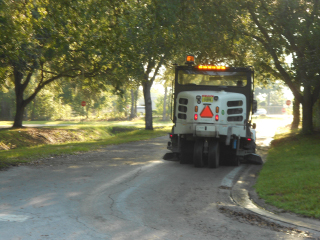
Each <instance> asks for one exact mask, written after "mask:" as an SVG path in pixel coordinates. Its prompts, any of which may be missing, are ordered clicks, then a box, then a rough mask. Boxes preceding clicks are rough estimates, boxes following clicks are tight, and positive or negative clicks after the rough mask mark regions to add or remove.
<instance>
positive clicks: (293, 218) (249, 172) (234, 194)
mask: <svg viewBox="0 0 320 240" xmlns="http://www.w3.org/2000/svg"><path fill="white" fill-rule="evenodd" d="M260 169H261V166H253V165H251V166H250V165H247V167H246V168H245V169H244V171H243V172H242V174H241V176H240V177H239V179H238V181H237V182H236V183H235V184H234V185H233V187H232V189H231V198H232V199H233V201H234V202H235V203H236V204H238V205H239V206H241V207H243V208H244V209H247V210H249V211H251V212H254V213H256V214H258V215H261V216H263V217H267V218H269V219H272V220H275V221H280V222H284V223H288V224H292V225H295V226H297V227H302V228H307V229H309V230H313V231H316V232H318V233H320V221H319V220H315V219H311V218H306V217H300V216H297V215H295V214H292V213H274V212H271V211H268V210H266V209H264V208H263V207H260V206H258V205H256V203H254V202H253V201H252V200H251V198H250V194H249V193H252V191H253V190H252V186H253V185H254V183H255V181H256V177H255V176H256V174H257V173H258V172H259V171H260ZM253 194H255V192H254V193H253Z"/></svg>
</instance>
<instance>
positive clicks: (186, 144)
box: [180, 139, 194, 164]
mask: <svg viewBox="0 0 320 240" xmlns="http://www.w3.org/2000/svg"><path fill="white" fill-rule="evenodd" d="M193 148H194V142H193V141H187V140H185V139H181V153H180V163H181V164H188V163H192V160H193Z"/></svg>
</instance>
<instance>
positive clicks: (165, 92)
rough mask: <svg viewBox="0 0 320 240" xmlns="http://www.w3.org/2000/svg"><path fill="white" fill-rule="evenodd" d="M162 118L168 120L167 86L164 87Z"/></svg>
mask: <svg viewBox="0 0 320 240" xmlns="http://www.w3.org/2000/svg"><path fill="white" fill-rule="evenodd" d="M162 120H163V121H166V120H167V87H165V88H164V98H163V112H162Z"/></svg>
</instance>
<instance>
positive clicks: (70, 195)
mask: <svg viewBox="0 0 320 240" xmlns="http://www.w3.org/2000/svg"><path fill="white" fill-rule="evenodd" d="M82 194H83V193H82V192H68V193H66V194H65V195H66V197H68V198H70V197H78V196H80V195H82Z"/></svg>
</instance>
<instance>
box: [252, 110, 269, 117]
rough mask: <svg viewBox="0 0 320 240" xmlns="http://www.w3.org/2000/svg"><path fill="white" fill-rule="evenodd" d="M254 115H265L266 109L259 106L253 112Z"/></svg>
mask: <svg viewBox="0 0 320 240" xmlns="http://www.w3.org/2000/svg"><path fill="white" fill-rule="evenodd" d="M254 115H259V116H266V115H267V110H265V109H263V108H260V109H258V110H257V111H256V112H255V113H254Z"/></svg>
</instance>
